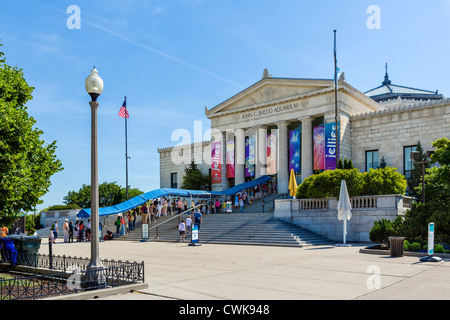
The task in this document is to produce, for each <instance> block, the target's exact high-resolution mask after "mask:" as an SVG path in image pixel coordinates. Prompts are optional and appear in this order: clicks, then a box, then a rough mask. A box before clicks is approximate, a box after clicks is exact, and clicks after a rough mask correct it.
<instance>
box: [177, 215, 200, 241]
mask: <svg viewBox="0 0 450 320" xmlns="http://www.w3.org/2000/svg"><path fill="white" fill-rule="evenodd" d="M194 211H195V212H194V221H192V219H191V216H190V215H189V216H188V217H187V218H186V221H185V220H181V222H180V223H179V224H178V232H179V233H180V243H182V242H183V241H184V240H185V238H186V235H189V234H190V233H191V232H192V223H194V224H195V225H197V226H198V230H200V224H201V223H202V222H203V216H202V213H201V212H200V210H194Z"/></svg>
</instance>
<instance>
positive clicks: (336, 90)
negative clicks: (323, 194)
mask: <svg viewBox="0 0 450 320" xmlns="http://www.w3.org/2000/svg"><path fill="white" fill-rule="evenodd" d="M337 86H338V79H337V55H336V30H334V121H335V122H334V123H335V124H336V169H337V168H338V166H339V140H340V135H339V126H338V111H337V109H338V103H337V92H338V88H337Z"/></svg>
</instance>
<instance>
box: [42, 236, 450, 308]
mask: <svg viewBox="0 0 450 320" xmlns="http://www.w3.org/2000/svg"><path fill="white" fill-rule="evenodd" d="M364 247H365V245H363V244H361V245H357V244H353V245H351V246H349V247H348V246H347V247H343V246H310V247H304V248H290V247H272V246H244V245H214V244H204V245H202V246H198V247H193V246H188V243H175V242H131V241H109V242H101V243H100V257H101V258H102V259H115V260H119V259H120V260H122V261H126V260H128V261H138V262H140V261H144V262H145V282H146V283H147V284H148V288H147V289H142V290H138V291H134V292H130V293H126V294H119V295H110V296H100V297H99V298H98V299H104V300H128V299H130V300H337V299H339V300H353V299H356V300H360V299H361V300H396V299H402V300H441V299H450V263H449V260H447V259H444V260H443V261H442V262H439V263H433V262H426V263H425V262H420V261H419V258H418V257H410V256H405V257H401V258H392V257H390V256H389V255H377V254H364V253H360V252H359V250H360V249H361V248H364ZM40 252H41V253H48V244H47V243H46V241H45V240H44V241H43V243H42V245H41V250H40ZM53 254H55V255H58V254H59V255H63V254H65V255H70V256H77V257H80V256H81V257H89V256H90V243H87V242H84V243H70V244H65V243H57V244H55V245H53Z"/></svg>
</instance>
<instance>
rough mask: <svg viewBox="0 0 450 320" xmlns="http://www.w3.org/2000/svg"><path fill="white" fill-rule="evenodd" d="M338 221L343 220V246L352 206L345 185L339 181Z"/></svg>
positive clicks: (343, 181)
mask: <svg viewBox="0 0 450 320" xmlns="http://www.w3.org/2000/svg"><path fill="white" fill-rule="evenodd" d="M337 212H338V220H339V221H342V220H344V244H345V242H346V236H347V220H350V219H351V217H352V204H351V203H350V197H349V195H348V191H347V184H346V183H345V180H342V181H341V190H340V193H339V202H338V205H337Z"/></svg>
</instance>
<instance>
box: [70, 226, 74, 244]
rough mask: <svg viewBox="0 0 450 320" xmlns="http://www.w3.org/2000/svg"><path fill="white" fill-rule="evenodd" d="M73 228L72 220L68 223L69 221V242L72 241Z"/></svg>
mask: <svg viewBox="0 0 450 320" xmlns="http://www.w3.org/2000/svg"><path fill="white" fill-rule="evenodd" d="M73 229H74V227H73V222H72V221H70V223H69V242H73V231H74V230H73Z"/></svg>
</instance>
